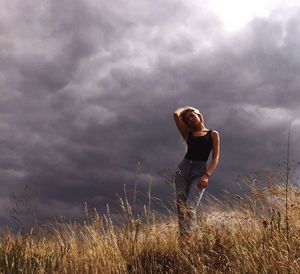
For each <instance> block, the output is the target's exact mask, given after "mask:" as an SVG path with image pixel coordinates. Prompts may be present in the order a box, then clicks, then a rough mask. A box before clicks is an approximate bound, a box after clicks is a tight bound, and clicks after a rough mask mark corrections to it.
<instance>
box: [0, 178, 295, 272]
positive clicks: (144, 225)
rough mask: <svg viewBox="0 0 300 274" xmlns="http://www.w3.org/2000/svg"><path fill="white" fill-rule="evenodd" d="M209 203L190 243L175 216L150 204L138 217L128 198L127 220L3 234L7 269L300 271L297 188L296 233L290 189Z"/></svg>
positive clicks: (0, 262)
mask: <svg viewBox="0 0 300 274" xmlns="http://www.w3.org/2000/svg"><path fill="white" fill-rule="evenodd" d="M244 181H246V182H248V183H249V185H250V186H251V188H250V191H249V193H248V195H245V196H243V197H241V196H227V198H225V199H222V200H217V199H216V198H210V199H208V200H206V201H205V203H206V204H207V205H208V206H207V207H206V210H204V209H201V210H200V212H199V219H198V226H197V230H196V231H195V234H194V235H193V239H192V241H191V242H190V243H188V244H183V243H180V242H179V241H178V240H177V220H176V215H175V214H169V215H168V216H159V215H158V214H157V213H155V212H151V211H149V207H148V205H147V206H144V209H143V211H142V213H141V215H139V217H134V216H133V213H132V205H130V204H129V203H128V202H127V200H126V199H120V203H121V208H122V209H123V215H122V216H123V222H122V225H118V226H116V225H115V224H114V223H113V222H112V221H111V219H110V218H109V217H107V216H109V215H106V216H99V214H98V213H97V212H96V211H95V212H94V214H90V215H89V216H90V217H89V218H90V219H89V220H87V221H85V222H84V223H71V222H70V223H65V224H63V223H58V221H57V224H56V228H54V229H53V230H52V232H51V233H49V231H44V230H43V228H42V227H39V228H35V229H34V230H32V231H31V232H30V233H27V234H25V235H21V234H20V233H18V234H16V235H14V234H13V233H11V232H9V231H7V232H5V233H2V235H1V247H0V271H1V273H297V274H298V273H300V191H299V188H298V187H296V186H294V187H291V186H290V187H289V203H288V204H289V208H288V214H289V219H288V220H289V237H287V229H286V223H285V212H286V211H285V210H286V208H285V206H286V205H285V187H284V186H283V184H280V183H274V184H272V185H268V186H265V187H262V188H258V187H257V186H256V184H255V181H254V180H252V179H251V178H244Z"/></svg>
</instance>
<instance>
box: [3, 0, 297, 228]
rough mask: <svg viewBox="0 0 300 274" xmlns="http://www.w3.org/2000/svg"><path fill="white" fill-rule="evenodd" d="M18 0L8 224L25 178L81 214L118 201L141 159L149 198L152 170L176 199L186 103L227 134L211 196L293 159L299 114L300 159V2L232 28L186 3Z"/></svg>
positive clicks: (10, 83) (48, 206) (7, 37)
mask: <svg viewBox="0 0 300 274" xmlns="http://www.w3.org/2000/svg"><path fill="white" fill-rule="evenodd" d="M12 3H13V4H12V5H11V6H10V8H9V6H8V5H6V6H5V4H2V7H1V9H2V10H4V12H2V13H3V16H2V17H1V19H0V20H1V29H0V45H1V47H0V59H1V64H2V65H1V74H0V77H1V78H0V79H1V81H0V88H1V91H0V92H1V93H0V96H1V97H0V98H1V100H0V112H1V115H0V129H1V136H0V141H1V154H0V163H1V171H0V174H1V179H2V184H1V196H0V204H1V205H2V206H1V208H2V209H1V212H0V217H1V222H2V224H4V223H5V222H8V221H9V216H8V215H7V211H9V209H10V208H11V207H12V201H11V200H10V199H8V197H9V195H10V194H11V193H12V192H15V193H22V191H23V190H22V189H23V188H24V186H25V185H27V186H29V187H30V188H31V189H32V195H33V196H34V199H35V200H36V203H37V214H38V217H39V218H40V219H47V218H49V217H50V216H52V215H53V216H54V215H65V216H69V217H70V218H71V217H72V218H80V217H81V215H80V214H81V213H80V208H82V211H83V206H84V202H85V201H86V202H87V203H88V205H90V206H91V207H97V208H98V209H99V210H100V211H102V212H103V211H105V207H106V203H109V204H111V205H112V209H113V210H114V209H115V208H116V205H117V203H118V199H117V195H122V193H123V184H124V183H125V184H128V188H129V189H130V188H131V187H132V186H133V183H134V180H135V174H134V171H135V169H136V165H137V163H138V161H140V162H141V166H140V170H139V175H138V177H137V181H138V185H139V191H140V192H141V193H140V197H141V198H140V199H141V200H143V199H144V198H145V192H146V190H147V184H148V182H149V178H150V176H152V179H153V180H152V183H153V195H156V196H158V197H160V198H161V199H163V200H165V201H166V202H167V201H168V202H169V201H170V199H171V194H172V189H171V187H170V186H168V185H167V184H166V183H165V181H164V180H165V179H164V178H163V177H162V176H161V175H160V171H163V170H165V169H167V170H169V171H170V172H172V170H174V169H175V168H176V166H177V164H178V163H179V161H180V160H181V159H182V158H183V156H184V153H185V151H184V149H185V147H184V144H183V143H182V141H181V139H180V136H179V134H178V132H177V129H176V127H175V124H174V122H173V118H172V113H173V111H174V110H175V109H176V108H177V107H181V106H183V105H194V106H195V107H198V108H199V109H200V110H201V111H202V112H203V113H204V115H205V120H206V123H207V127H209V128H214V129H217V130H218V131H219V133H220V136H221V160H220V164H219V166H218V168H217V170H216V172H215V173H214V175H213V176H212V178H211V183H210V186H209V189H208V192H209V193H211V194H213V195H219V194H220V193H221V192H222V191H223V190H229V191H233V192H234V191H237V188H236V187H235V185H234V179H235V178H236V177H237V176H238V175H240V174H244V173H249V172H250V173H251V172H256V171H262V170H266V169H273V168H276V166H277V164H278V163H279V162H282V161H283V160H285V155H286V146H287V144H286V140H287V130H288V128H287V126H288V122H289V121H290V120H293V128H292V130H293V135H292V142H291V147H292V150H293V151H292V153H291V156H292V157H293V158H294V159H298V158H299V150H298V149H297V147H298V146H297V139H296V136H297V134H298V133H299V118H298V117H299V108H298V103H299V85H300V82H299V80H298V77H297V76H298V75H297V74H298V68H299V66H300V61H299V60H300V59H299V51H298V48H299V43H300V42H299V38H298V37H299V35H297V34H299V26H300V20H299V19H298V18H299V16H298V14H299V12H298V13H296V12H293V13H290V11H289V10H275V11H274V12H273V13H272V14H271V15H270V16H269V17H268V18H265V19H262V18H254V19H253V20H252V21H251V22H249V24H247V25H246V26H244V27H243V28H242V29H241V30H240V31H238V32H235V33H227V32H225V31H224V30H223V28H222V23H221V21H220V20H219V19H218V17H217V16H216V15H215V14H214V13H213V12H212V11H210V10H209V9H208V8H207V7H206V6H205V5H203V8H202V10H200V11H198V13H195V11H194V10H193V6H192V5H191V3H189V2H180V1H178V2H175V1H171V0H170V1H152V2H148V1H131V2H127V3H126V4H125V3H124V2H123V1H114V2H110V3H108V2H107V3H104V1H100V2H94V1H87V2H84V1H79V0H78V1H60V2H59V3H56V2H50V1H49V2H45V3H43V4H41V3H38V2H37V1H34V0H32V1H26V2H19V1H15V2H12ZM158 7H159V8H158ZM82 214H83V213H82Z"/></svg>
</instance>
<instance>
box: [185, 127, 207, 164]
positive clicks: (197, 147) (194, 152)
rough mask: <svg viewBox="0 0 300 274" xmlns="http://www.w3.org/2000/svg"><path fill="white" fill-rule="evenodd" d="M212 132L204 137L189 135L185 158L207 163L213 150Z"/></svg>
mask: <svg viewBox="0 0 300 274" xmlns="http://www.w3.org/2000/svg"><path fill="white" fill-rule="evenodd" d="M211 132H212V130H209V131H208V132H207V133H206V134H205V135H204V136H193V135H192V133H191V132H190V133H189V137H188V140H187V145H188V150H187V153H186V154H185V156H184V158H185V159H188V160H195V161H207V160H208V157H209V154H210V152H211V150H212V137H211Z"/></svg>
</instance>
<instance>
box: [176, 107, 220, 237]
mask: <svg viewBox="0 0 300 274" xmlns="http://www.w3.org/2000/svg"><path fill="white" fill-rule="evenodd" d="M173 115H174V120H175V123H176V126H177V128H178V130H179V132H180V134H181V135H182V137H183V138H184V140H185V141H186V143H187V152H186V154H185V156H184V158H183V160H182V161H181V162H180V164H179V165H178V168H177V170H176V172H175V174H174V175H175V176H174V183H175V188H176V200H177V213H178V223H179V232H180V237H181V239H183V240H188V239H189V238H190V236H191V234H192V232H193V230H194V228H195V224H196V209H197V207H198V205H199V202H200V199H201V198H202V195H203V192H204V190H205V188H206V187H207V184H208V180H209V177H210V176H211V174H212V173H213V171H214V170H215V168H216V166H217V164H218V161H219V153H220V137H219V133H218V132H217V131H216V130H208V129H207V128H206V127H205V125H204V118H203V115H202V114H201V113H200V112H199V110H198V109H196V108H194V107H191V106H187V107H184V108H179V109H177V110H176V111H175V112H174V114H173ZM211 150H212V151H213V153H212V161H211V163H210V164H209V166H208V167H207V160H208V157H209V155H210V152H211Z"/></svg>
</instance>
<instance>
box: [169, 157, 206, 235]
mask: <svg viewBox="0 0 300 274" xmlns="http://www.w3.org/2000/svg"><path fill="white" fill-rule="evenodd" d="M206 170H207V162H206V161H194V160H188V159H183V160H182V161H181V162H180V164H179V165H178V167H177V170H176V172H175V174H174V184H175V189H176V205H177V214H178V225H179V233H180V236H184V235H190V234H191V233H192V231H193V230H194V228H195V225H196V210H197V207H198V205H199V202H200V200H201V198H202V196H203V193H204V190H205V188H204V189H202V190H201V191H200V190H199V188H198V183H199V178H200V177H201V176H202V175H203V174H204V172H205V171H206Z"/></svg>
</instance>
